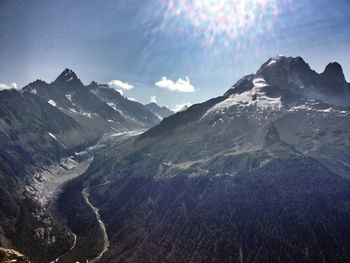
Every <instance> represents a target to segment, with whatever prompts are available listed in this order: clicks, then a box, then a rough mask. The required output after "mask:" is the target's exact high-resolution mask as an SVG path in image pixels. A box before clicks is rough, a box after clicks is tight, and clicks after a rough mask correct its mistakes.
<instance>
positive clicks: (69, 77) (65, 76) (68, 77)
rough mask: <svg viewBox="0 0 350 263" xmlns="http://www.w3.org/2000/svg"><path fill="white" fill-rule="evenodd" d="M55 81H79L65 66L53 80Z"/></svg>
mask: <svg viewBox="0 0 350 263" xmlns="http://www.w3.org/2000/svg"><path fill="white" fill-rule="evenodd" d="M55 82H56V83H57V82H59V83H73V82H80V80H79V79H78V77H77V75H76V74H75V73H74V71H73V70H71V69H68V68H66V69H65V70H64V71H63V72H62V73H61V74H60V75H59V76H58V77H57V79H56V80H55ZM80 83H81V82H80Z"/></svg>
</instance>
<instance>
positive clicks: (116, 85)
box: [108, 80, 134, 90]
mask: <svg viewBox="0 0 350 263" xmlns="http://www.w3.org/2000/svg"><path fill="white" fill-rule="evenodd" d="M108 86H109V87H111V88H113V89H122V90H131V89H133V88H134V86H133V85H131V84H129V83H127V82H123V81H120V80H111V81H110V82H108Z"/></svg>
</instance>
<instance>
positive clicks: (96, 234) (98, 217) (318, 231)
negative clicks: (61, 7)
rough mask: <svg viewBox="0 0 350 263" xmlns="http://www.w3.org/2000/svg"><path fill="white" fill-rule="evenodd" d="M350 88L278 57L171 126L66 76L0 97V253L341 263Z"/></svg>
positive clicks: (170, 118)
mask: <svg viewBox="0 0 350 263" xmlns="http://www.w3.org/2000/svg"><path fill="white" fill-rule="evenodd" d="M329 68H333V69H332V70H330V69H329ZM281 69H282V70H281ZM330 72H331V73H330ZM277 73H278V74H277ZM334 75H335V76H337V78H335V77H334ZM300 83H304V85H303V88H300ZM329 83H331V84H329ZM332 83H337V85H340V86H341V89H339V90H337V92H336V93H335V94H333V93H332V92H333V90H332ZM349 88H350V85H349V83H347V82H346V80H345V77H344V75H343V73H342V69H341V68H339V67H338V66H337V65H334V64H330V65H328V66H327V67H326V70H325V72H324V73H320V74H318V73H316V72H314V71H313V70H311V68H310V67H309V66H308V64H307V63H306V62H305V61H304V60H303V59H302V58H300V57H297V58H292V57H283V56H278V57H274V58H271V59H269V60H268V61H267V62H266V63H264V64H263V65H262V66H261V67H260V69H259V70H258V71H257V72H256V73H255V74H252V75H248V76H245V77H243V78H242V79H241V80H239V81H238V82H237V83H236V84H235V85H233V86H232V88H230V89H229V90H227V92H226V93H225V94H223V95H222V96H219V97H216V98H213V99H210V100H208V101H205V102H203V103H199V104H195V105H193V106H191V107H189V108H187V109H184V110H183V111H179V112H177V113H173V114H172V113H171V112H170V111H169V110H168V109H167V108H166V107H159V106H157V105H156V104H154V103H153V104H152V103H151V104H148V105H143V104H140V103H137V102H134V101H130V100H128V99H127V98H125V97H123V96H121V95H120V93H118V92H116V91H115V90H113V89H110V88H108V86H106V85H104V84H98V83H96V82H93V83H91V84H89V85H84V84H82V82H81V81H80V80H79V79H78V78H77V76H76V75H75V73H74V72H73V71H71V70H68V69H66V70H65V71H63V73H61V74H60V75H59V77H58V78H57V79H56V80H55V81H54V82H52V83H50V84H49V83H44V82H41V81H36V82H33V83H30V84H29V85H27V86H26V87H25V88H24V89H23V91H21V92H17V91H4V92H0V100H1V101H2V102H3V103H2V104H1V105H0V117H1V118H2V120H1V122H0V128H1V129H0V143H1V145H2V147H3V148H2V149H3V150H2V151H1V152H0V158H1V164H2V166H0V180H1V181H2V182H5V183H4V184H2V185H1V187H0V198H1V201H2V202H0V206H1V207H0V208H1V209H0V219H1V221H0V222H6V224H2V225H1V228H0V242H1V245H2V246H8V247H14V248H16V249H17V250H18V251H20V252H21V253H23V254H24V255H26V256H27V257H29V258H30V260H32V261H33V262H35V263H41V262H43V263H44V262H45V263H46V262H62V263H70V262H162V261H164V259H166V260H165V261H166V262H297V263H299V262H300V263H305V262H323V261H324V262H337V263H346V262H348V260H349V258H350V254H349V251H350V250H349V248H350V236H349V233H350V229H349V225H348V222H349V220H350V213H349V211H350V210H349V201H350V190H349V189H350V181H349V178H350V175H349V171H348V167H349V165H348V164H349V162H350V161H349V160H350V155H349V153H350V126H349V123H350V108H349V107H350V103H349V102H348V101H350V100H348V99H350V95H349V94H350V92H349V90H348V89H349ZM315 92H317V96H315V95H314V94H315ZM53 101H54V103H53ZM87 101H88V103H87ZM19 105H20V106H19ZM20 107H22V108H24V109H26V111H23V110H20ZM28 131H29V132H28ZM33 142H36V143H33ZM9 156H10V158H9ZM13 187H15V188H16V190H15V191H12V192H11V190H12V189H13ZM14 193H15V194H14ZM7 204H9V205H7ZM28 222H30V223H28ZM19 232H20V233H22V235H21V237H20V238H19V237H18V236H17V235H16V233H19ZM276 247H278V248H279V249H278V250H276V249H274V248H276Z"/></svg>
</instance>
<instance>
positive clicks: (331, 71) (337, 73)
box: [322, 62, 346, 83]
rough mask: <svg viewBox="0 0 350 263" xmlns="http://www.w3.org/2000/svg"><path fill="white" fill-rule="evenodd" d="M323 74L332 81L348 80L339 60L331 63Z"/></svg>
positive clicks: (341, 81)
mask: <svg viewBox="0 0 350 263" xmlns="http://www.w3.org/2000/svg"><path fill="white" fill-rule="evenodd" d="M322 76H323V77H324V78H325V79H327V80H329V81H331V82H336V83H344V82H346V80H345V76H344V72H343V69H342V66H341V65H340V64H339V63H337V62H332V63H329V64H328V65H327V66H326V68H325V70H324V71H323V73H322Z"/></svg>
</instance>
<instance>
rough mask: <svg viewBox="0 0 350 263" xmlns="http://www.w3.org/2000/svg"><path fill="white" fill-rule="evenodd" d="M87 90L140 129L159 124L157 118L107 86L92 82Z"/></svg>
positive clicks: (139, 104) (143, 107) (138, 104)
mask: <svg viewBox="0 0 350 263" xmlns="http://www.w3.org/2000/svg"><path fill="white" fill-rule="evenodd" d="M88 88H89V89H90V90H91V92H92V93H93V94H95V95H96V96H97V97H98V98H100V99H101V100H102V101H104V102H106V103H107V104H108V105H109V106H110V107H112V108H113V109H114V110H115V111H117V112H119V113H120V114H121V115H122V116H123V117H124V118H126V119H131V120H133V121H134V122H135V123H137V124H138V125H139V126H140V127H142V128H150V127H153V126H155V125H157V124H158V123H159V119H158V117H157V116H156V115H155V114H154V113H153V112H152V111H150V110H148V109H147V107H145V106H144V105H142V104H141V103H139V102H136V101H131V100H129V99H127V98H125V97H123V96H122V95H121V94H120V93H119V92H118V91H116V90H114V89H111V88H110V87H108V86H107V85H100V84H97V83H96V82H92V83H91V84H90V85H89V86H88Z"/></svg>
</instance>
